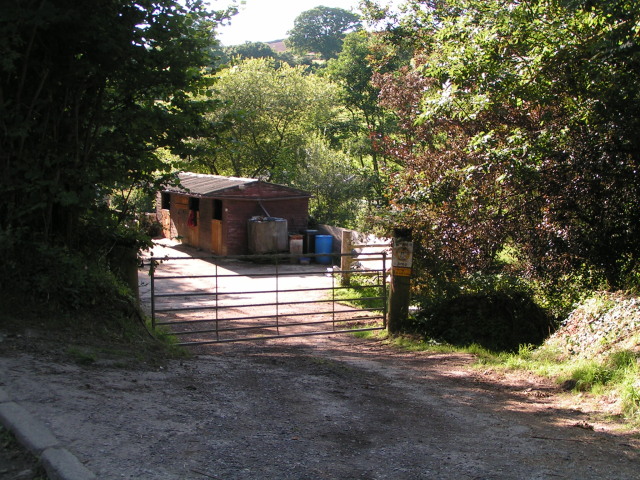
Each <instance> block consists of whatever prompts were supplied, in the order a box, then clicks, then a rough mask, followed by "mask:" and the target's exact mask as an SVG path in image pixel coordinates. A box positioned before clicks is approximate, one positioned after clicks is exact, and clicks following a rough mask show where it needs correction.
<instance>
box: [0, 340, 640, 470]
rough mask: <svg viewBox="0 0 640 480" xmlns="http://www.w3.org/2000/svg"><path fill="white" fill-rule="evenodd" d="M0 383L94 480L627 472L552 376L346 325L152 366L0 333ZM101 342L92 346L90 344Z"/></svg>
mask: <svg viewBox="0 0 640 480" xmlns="http://www.w3.org/2000/svg"><path fill="white" fill-rule="evenodd" d="M0 340H1V341H0V351H1V352H2V355H1V356H0V382H1V384H2V386H3V387H4V389H5V390H6V392H7V394H8V395H9V396H10V397H11V398H12V399H13V400H14V401H17V402H20V403H21V405H22V406H23V407H24V408H26V409H27V410H28V411H29V412H31V413H32V414H33V415H34V416H36V417H37V418H39V419H40V420H42V421H43V422H44V423H45V424H46V425H47V426H48V427H49V428H50V429H51V430H52V432H53V433H54V435H56V436H57V437H58V438H59V439H60V440H61V441H62V443H63V444H64V445H65V446H66V447H67V448H68V449H69V450H70V451H71V452H72V453H73V454H75V455H76V456H77V457H78V458H79V459H80V460H81V461H82V462H83V463H85V465H86V466H87V467H88V468H89V469H91V470H92V471H93V472H94V473H95V474H96V475H97V477H98V478H100V479H101V480H115V479H136V480H151V479H162V480H178V479H180V480H185V479H194V480H200V479H202V480H206V479H211V478H213V479H220V480H222V479H224V480H231V479H278V480H279V479H407V480H408V479H585V480H589V479H598V480H600V479H637V478H638V472H639V471H640V442H639V440H638V436H637V435H635V436H634V435H633V434H630V433H627V434H622V433H615V432H614V430H613V429H612V426H611V425H607V424H603V423H599V422H597V421H595V420H594V417H593V416H592V415H591V414H590V413H589V412H588V411H586V410H585V411H581V410H579V409H577V408H576V407H575V406H574V405H573V404H572V403H570V400H569V399H568V398H566V397H564V396H563V394H562V392H561V391H560V390H559V389H558V387H556V386H554V385H551V384H549V383H546V382H543V381H541V380H539V379H536V378H533V377H528V376H522V375H521V376H512V377H505V376H504V375H500V374H496V373H495V372H490V371H486V372H481V371H477V370H474V369H472V368H471V367H470V362H471V358H470V357H468V356H464V355H444V354H437V355H436V354H426V353H408V352H401V351H398V350H396V349H393V348H391V347H389V346H387V345H384V344H383V343H381V342H379V341H375V340H359V339H356V338H353V337H350V336H345V335H342V336H340V335H332V336H325V337H309V338H291V339H286V340H272V341H262V342H257V343H239V344H224V345H215V346H209V347H200V350H198V351H195V352H194V353H195V357H194V358H190V359H188V360H182V361H168V362H166V363H164V364H162V365H148V364H140V361H139V360H137V359H136V358H133V357H127V356H124V355H123V354H122V353H116V352H110V351H107V350H98V351H97V361H96V362H94V363H92V364H89V365H80V364H78V362H77V361H76V360H78V355H75V358H74V356H73V355H69V353H68V351H66V352H65V350H64V349H63V348H62V347H59V346H56V345H54V344H51V343H50V340H49V339H48V338H47V337H46V336H44V335H42V334H39V333H37V332H30V333H29V332H28V333H27V334H25V335H23V336H20V337H15V336H3V335H0ZM94 351H95V350H94Z"/></svg>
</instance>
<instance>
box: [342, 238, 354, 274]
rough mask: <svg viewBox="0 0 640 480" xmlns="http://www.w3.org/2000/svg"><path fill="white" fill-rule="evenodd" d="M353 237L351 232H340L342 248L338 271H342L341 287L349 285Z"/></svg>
mask: <svg viewBox="0 0 640 480" xmlns="http://www.w3.org/2000/svg"><path fill="white" fill-rule="evenodd" d="M351 245H353V236H352V232H351V230H343V231H342V248H341V249H340V252H341V253H342V255H341V256H340V270H341V271H342V280H341V282H342V285H344V286H348V285H349V284H350V283H351V271H350V270H351V262H352V261H353V257H352V256H351V251H352V250H353V247H352V246H351Z"/></svg>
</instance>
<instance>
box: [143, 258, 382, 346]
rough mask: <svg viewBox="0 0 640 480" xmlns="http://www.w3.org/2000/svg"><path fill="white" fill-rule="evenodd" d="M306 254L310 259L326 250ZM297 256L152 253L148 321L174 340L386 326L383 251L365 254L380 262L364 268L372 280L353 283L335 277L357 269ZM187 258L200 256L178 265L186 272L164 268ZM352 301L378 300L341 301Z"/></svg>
mask: <svg viewBox="0 0 640 480" xmlns="http://www.w3.org/2000/svg"><path fill="white" fill-rule="evenodd" d="M341 255H345V254H333V256H334V260H336V259H338V258H339V257H340V256H341ZM304 256H305V257H310V258H312V259H313V258H315V257H319V256H322V257H325V258H326V257H327V256H328V255H327V254H326V253H323V254H315V255H313V254H309V255H304ZM299 257H300V255H296V256H291V255H270V256H265V255H260V256H256V255H242V256H234V257H219V256H202V257H164V258H158V257H153V258H150V259H149V262H150V270H149V274H150V281H151V283H150V284H151V298H150V302H151V319H152V325H153V328H158V327H165V328H167V329H169V331H170V332H171V333H172V334H173V335H176V336H177V337H179V338H180V339H181V341H180V342H179V345H185V346H192V345H204V344H212V343H223V342H240V341H253V340H266V339H273V338H287V337H300V336H310V335H327V334H334V333H343V332H362V331H372V330H381V329H384V328H385V327H386V315H387V302H386V299H387V279H386V270H387V254H386V252H382V253H372V254H371V258H370V260H378V262H377V265H378V268H373V269H368V270H367V272H366V273H367V278H370V279H371V278H372V279H373V280H369V284H367V285H354V284H353V282H352V284H351V285H350V286H344V285H342V284H341V283H340V282H341V279H342V278H344V274H345V273H346V274H350V277H353V276H354V275H357V274H359V273H362V270H360V269H354V270H349V271H344V270H340V269H338V267H334V266H332V265H323V264H311V265H309V266H301V265H299V264H298V263H297V262H298V258H299ZM193 261H199V263H198V268H193V269H192V268H182V270H187V271H188V272H187V273H186V274H185V273H184V271H183V272H180V273H175V272H174V271H172V269H171V268H170V267H171V266H172V265H174V266H175V265H176V264H177V262H193ZM234 262H235V263H234ZM336 263H340V262H336ZM374 263H375V262H374ZM174 270H175V268H174ZM191 270H193V273H192V272H191ZM234 270H235V271H234ZM314 279H315V280H317V281H314ZM316 284H317V285H316ZM365 288H366V289H368V293H367V295H366V296H364V297H363V296H362V295H354V296H348V295H347V296H345V294H341V292H348V291H353V290H358V289H365ZM348 289H351V290H348ZM371 291H373V293H372V292H371ZM352 302H359V303H362V302H377V303H378V304H380V305H381V308H377V307H370V306H369V307H362V308H357V307H353V306H349V305H347V303H352Z"/></svg>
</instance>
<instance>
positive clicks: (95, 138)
mask: <svg viewBox="0 0 640 480" xmlns="http://www.w3.org/2000/svg"><path fill="white" fill-rule="evenodd" d="M224 15H225V14H223V13H216V14H213V13H209V12H207V11H206V10H205V7H204V4H203V2H201V1H200V0H187V1H177V0H175V1H174V0H158V1H154V2H148V1H131V0H114V1H100V2H76V1H73V0H24V1H19V2H5V5H3V8H2V9H1V10H0V38H2V41H1V42H0V58H1V59H2V60H1V61H0V105H1V107H0V130H1V131H2V132H3V133H2V136H1V137H0V245H2V249H3V252H5V254H7V255H9V256H6V255H5V259H9V260H8V261H9V263H10V264H9V265H8V266H9V269H7V270H4V269H3V271H4V272H5V276H11V274H10V273H9V272H11V271H12V270H11V268H14V267H15V270H13V271H14V273H16V274H17V275H19V276H20V278H28V277H29V275H30V273H29V266H33V267H34V268H37V267H38V266H37V265H35V263H36V260H35V259H34V257H35V255H34V254H33V251H31V252H29V253H27V251H28V250H29V249H30V248H31V249H33V246H34V244H35V245H38V246H39V247H42V246H43V245H44V246H47V245H48V246H50V247H52V246H61V247H63V248H64V249H67V250H68V251H69V252H71V253H74V252H78V251H80V250H85V251H87V252H89V256H90V257H92V258H93V259H95V258H97V257H100V253H104V248H109V246H108V245H105V244H107V243H108V241H107V239H108V238H111V239H112V238H113V235H114V234H115V231H116V229H117V228H119V227H118V226H122V225H124V222H125V220H126V219H127V218H128V216H127V212H126V208H125V210H120V211H117V212H116V211H113V210H111V209H110V208H109V203H108V201H107V200H108V198H109V196H110V194H111V193H112V192H114V191H118V190H129V191H130V189H131V188H133V187H141V188H145V189H149V190H152V189H153V186H154V185H155V184H156V181H157V178H158V172H160V173H162V172H164V173H165V174H167V173H168V172H169V170H170V168H171V166H170V165H167V164H166V163H164V162H163V161H161V159H160V157H159V153H158V152H159V151H160V150H161V149H168V150H170V151H172V152H174V153H176V154H184V153H185V150H184V148H185V145H184V143H183V141H182V139H183V137H185V136H187V135H192V134H193V131H194V130H197V128H199V127H201V126H202V113H203V112H205V111H207V110H208V109H209V107H210V105H209V103H208V102H206V101H195V100H194V96H193V95H192V94H193V92H196V91H197V90H199V89H202V88H203V87H204V86H205V85H206V84H207V83H208V82H209V79H210V78H211V77H207V76H205V75H204V73H206V69H207V68H208V67H207V66H208V65H209V64H210V63H211V62H210V58H209V54H208V52H209V51H210V47H211V44H212V42H213V38H212V34H213V31H214V29H215V25H216V21H218V20H220V19H221V18H222V17H223V16H224ZM165 180H166V177H165ZM101 242H102V243H101ZM10 252H13V253H15V257H14V258H12V256H11V253H10ZM16 258H20V260H21V262H22V263H21V264H20V265H19V267H20V268H19V271H18V262H17V260H16ZM52 268H54V267H52ZM78 274H79V273H78Z"/></svg>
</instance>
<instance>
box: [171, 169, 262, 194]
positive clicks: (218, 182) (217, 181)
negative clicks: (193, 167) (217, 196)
mask: <svg viewBox="0 0 640 480" xmlns="http://www.w3.org/2000/svg"><path fill="white" fill-rule="evenodd" d="M179 177H180V183H181V184H182V186H183V187H184V188H180V187H168V188H167V189H166V190H167V191H169V192H185V189H186V191H187V192H188V193H190V194H193V195H203V196H205V195H211V194H213V193H215V192H220V191H222V190H226V189H228V188H232V187H237V186H239V185H247V184H249V183H255V182H257V181H258V180H256V179H255V178H239V177H223V176H220V175H204V174H199V173H189V172H184V173H181V174H179Z"/></svg>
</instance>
